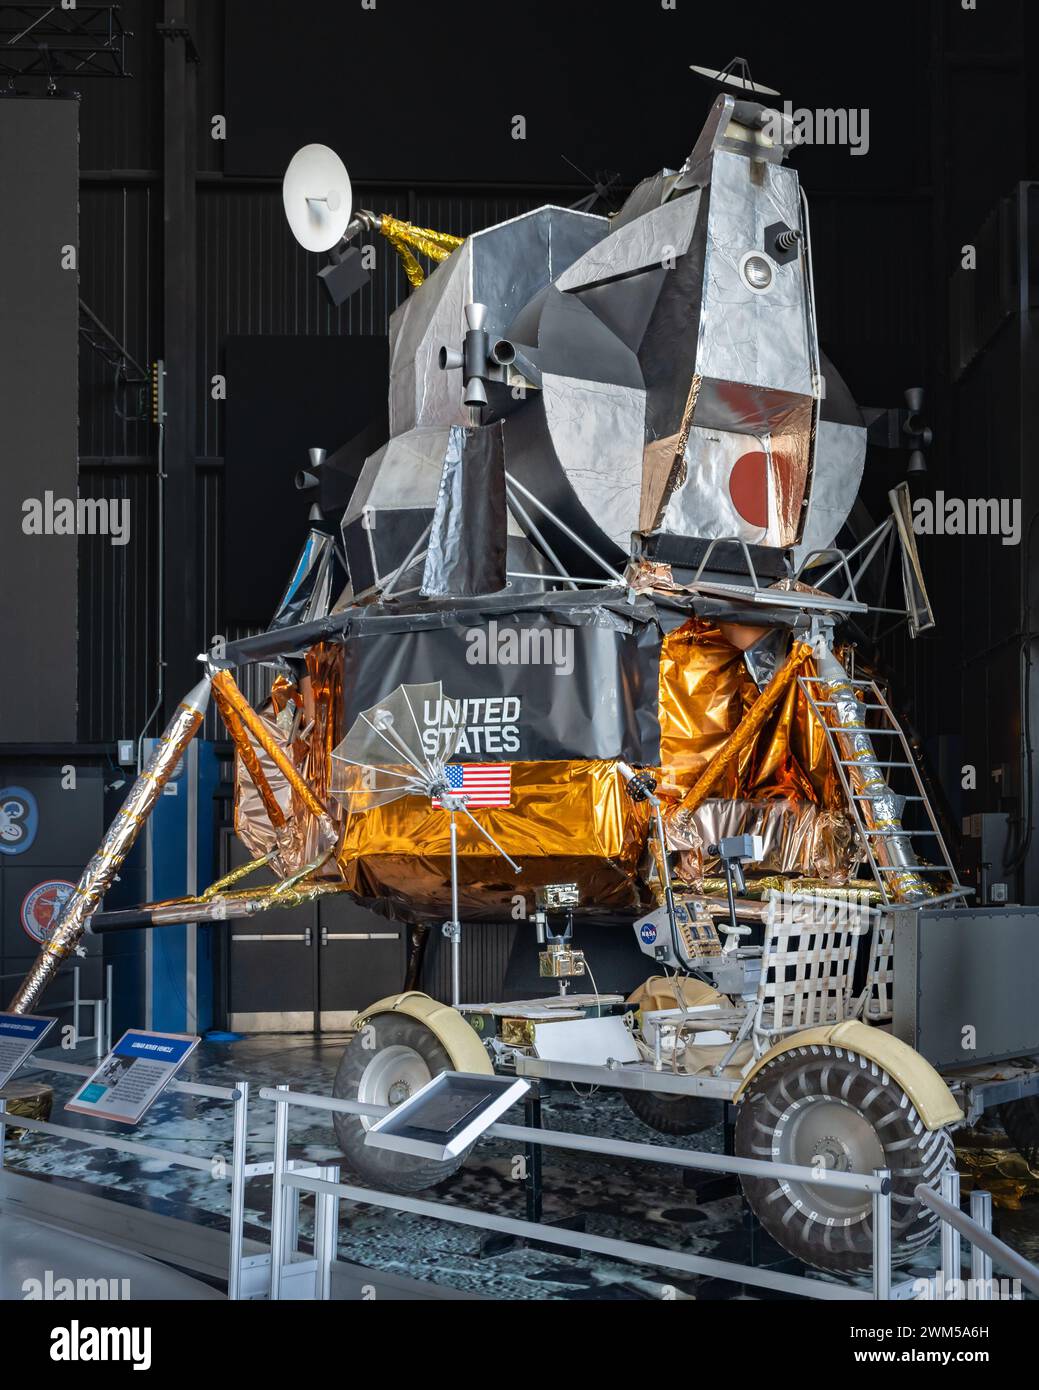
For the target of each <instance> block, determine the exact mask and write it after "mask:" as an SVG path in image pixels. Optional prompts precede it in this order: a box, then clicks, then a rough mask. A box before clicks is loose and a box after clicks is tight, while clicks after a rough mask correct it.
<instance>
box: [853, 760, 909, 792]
mask: <svg viewBox="0 0 1039 1390" xmlns="http://www.w3.org/2000/svg"><path fill="white" fill-rule="evenodd" d="M872 766H873V767H876V763H873V764H872ZM852 796H854V797H857V798H858V800H859V801H886V800H887V798H888V797H889V796H895V797H898V799H899V801H923V799H924V798H923V797H922V796H905V795H903V793H902V792H896V791H892V790H891V788H890V787H889V788H888V789H887V791H886V792H852Z"/></svg>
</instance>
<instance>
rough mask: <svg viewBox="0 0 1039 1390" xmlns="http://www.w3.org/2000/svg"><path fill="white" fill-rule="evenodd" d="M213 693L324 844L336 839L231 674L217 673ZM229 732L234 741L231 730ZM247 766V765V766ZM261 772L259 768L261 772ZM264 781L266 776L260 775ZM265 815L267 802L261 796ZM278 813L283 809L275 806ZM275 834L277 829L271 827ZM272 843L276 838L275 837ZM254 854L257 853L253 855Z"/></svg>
mask: <svg viewBox="0 0 1039 1390" xmlns="http://www.w3.org/2000/svg"><path fill="white" fill-rule="evenodd" d="M213 691H214V693H215V694H216V696H217V700H218V703H219V705H220V708H221V711H223V710H224V709H225V708H226V709H228V710H229V711H230V712H231V713H232V714H233V716H234V718H235V722H236V723H240V724H241V725H244V726H245V729H246V730H248V732H249V734H251V735H252V737H253V738H254V739H255V740H256V742H257V744H258V745H259V746H260V748H261V749H262V750H263V752H264V753H266V755H267V757H268V758H269V759H270V760H271V762H272V763H273V764H274V766H275V767H276V768H277V770H278V772H279V773H280V774H281V776H282V777H283V778H284V780H285V781H286V782H287V783H288V785H289V787H290V788H291V790H292V793H293V795H294V796H295V797H297V798H298V800H299V803H300V805H301V807H302V809H303V810H304V811H306V812H307V813H308V814H309V815H310V816H312V817H313V818H314V819H315V821H316V822H317V824H318V827H319V831H320V832H321V833H322V834H324V836H325V839H326V843H327V841H328V840H333V839H334V838H335V834H336V831H335V825H334V822H333V819H332V817H331V815H330V814H329V812H328V810H327V809H326V807H325V806H324V804H323V803H322V801H321V800H320V798H319V797H318V796H317V794H316V793H315V792H314V790H313V789H312V787H311V786H310V785H309V783H308V782H307V779H306V778H305V777H304V776H303V774H302V773H301V772H300V771H299V769H298V768H297V767H296V764H295V762H294V761H293V759H292V757H291V756H290V754H289V752H288V750H287V749H286V748H285V746H284V743H283V742H282V741H281V740H279V738H278V737H277V736H276V735H275V734H274V733H273V732H272V731H271V728H270V727H269V724H268V723H267V722H265V721H264V720H263V719H262V718H261V717H260V715H258V714H257V713H256V711H255V710H254V709H253V707H252V705H250V704H249V701H248V700H247V699H246V698H245V696H244V695H243V694H242V692H241V691H240V690H239V689H238V686H237V685H236V684H235V681H234V677H233V676H232V675H231V673H230V671H218V672H217V673H216V675H215V676H214V677H213ZM228 732H230V733H231V734H232V737H234V733H233V730H232V729H231V728H229V730H228ZM247 766H248V765H247ZM260 771H261V772H262V768H261V769H260ZM263 776H264V778H265V779H266V774H265V773H264V774H263ZM261 800H262V801H264V809H265V811H266V800H265V798H264V797H263V795H262V794H261ZM278 809H279V812H280V810H281V809H282V808H281V805H280V803H278ZM272 828H273V829H274V830H275V832H277V829H278V827H277V826H273V827H272ZM275 839H277V834H276V833H275ZM253 852H254V853H256V850H255V849H254V851H253Z"/></svg>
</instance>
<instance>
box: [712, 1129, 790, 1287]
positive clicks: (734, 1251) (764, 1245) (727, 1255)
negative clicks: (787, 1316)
mask: <svg viewBox="0 0 1039 1390" xmlns="http://www.w3.org/2000/svg"><path fill="white" fill-rule="evenodd" d="M735 1115H736V1110H735V1106H733V1105H732V1104H731V1103H730V1102H728V1101H726V1102H725V1122H724V1131H725V1152H726V1154H727V1155H728V1156H729V1157H732V1156H734V1155H735V1152H736V1144H735V1139H736V1122H735ZM684 1183H685V1186H686V1187H688V1188H692V1189H693V1190H694V1191H695V1192H696V1195H697V1199H698V1200H699V1201H703V1202H712V1201H717V1200H719V1199H720V1198H722V1197H732V1196H737V1195H738V1196H740V1197H741V1199H742V1189H741V1187H740V1182H739V1179H738V1178H737V1177H736V1176H735V1174H729V1173H726V1174H725V1175H724V1176H722V1177H717V1178H713V1177H707V1176H706V1175H704V1174H702V1173H698V1172H697V1170H696V1169H689V1168H687V1169H686V1170H685V1174H684ZM711 1253H712V1255H713V1256H714V1257H715V1258H717V1259H735V1260H739V1261H741V1262H743V1263H746V1264H749V1265H750V1266H752V1268H754V1269H771V1270H775V1271H776V1272H777V1273H782V1274H803V1273H804V1272H805V1267H804V1265H803V1264H802V1263H801V1261H800V1260H797V1259H795V1258H794V1256H793V1255H788V1254H787V1252H786V1251H785V1250H784V1249H783V1248H782V1246H780V1245H777V1244H776V1242H775V1241H774V1240H773V1239H772V1237H771V1236H770V1235H769V1234H768V1233H767V1232H766V1231H765V1230H764V1228H763V1227H762V1225H761V1223H760V1221H759V1220H758V1219H757V1217H756V1216H755V1215H754V1213H753V1212H752V1211H751V1209H750V1206H749V1205H748V1204H747V1202H746V1201H745V1200H744V1202H743V1217H742V1220H741V1222H740V1228H739V1230H738V1231H733V1232H731V1233H730V1234H729V1235H728V1236H726V1237H724V1238H723V1240H722V1241H721V1243H720V1247H719V1249H717V1250H714V1251H712V1252H711ZM696 1296H697V1298H698V1299H704V1300H710V1299H730V1298H736V1297H745V1298H755V1299H773V1298H783V1299H787V1298H789V1297H790V1295H789V1294H783V1293H780V1292H778V1290H775V1289H766V1288H762V1287H761V1286H760V1285H759V1284H741V1283H739V1282H737V1281H734V1280H729V1279H715V1278H710V1279H703V1280H701V1281H700V1283H699V1284H698V1285H697V1289H696Z"/></svg>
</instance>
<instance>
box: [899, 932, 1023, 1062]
mask: <svg viewBox="0 0 1039 1390" xmlns="http://www.w3.org/2000/svg"><path fill="white" fill-rule="evenodd" d="M1037 979H1039V910H1037V909H1035V908H1026V907H1008V908H988V909H986V910H985V911H983V912H981V911H978V912H972V911H963V910H959V911H942V910H940V909H935V910H933V911H921V912H919V913H914V912H901V913H898V914H897V915H896V917H895V1016H894V1032H895V1036H896V1037H899V1038H901V1039H902V1041H903V1042H906V1043H909V1045H910V1046H911V1047H915V1048H916V1050H917V1051H918V1052H920V1053H921V1054H922V1055H923V1056H924V1057H926V1058H927V1060H928V1061H929V1062H930V1063H931V1064H932V1065H933V1066H936V1067H945V1068H951V1067H966V1066H970V1065H972V1064H974V1063H978V1062H997V1061H1004V1060H1006V1059H1008V1058H1010V1057H1019V1056H1031V1055H1034V1054H1039V1011H1037V1010H1036V1007H1035V991H1036V985H1035V982H1036V980H1037Z"/></svg>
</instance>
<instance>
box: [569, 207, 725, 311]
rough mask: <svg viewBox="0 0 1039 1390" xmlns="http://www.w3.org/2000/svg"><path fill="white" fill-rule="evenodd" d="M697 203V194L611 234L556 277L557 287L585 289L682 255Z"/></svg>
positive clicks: (691, 229)
mask: <svg viewBox="0 0 1039 1390" xmlns="http://www.w3.org/2000/svg"><path fill="white" fill-rule="evenodd" d="M699 203H700V195H699V193H698V192H697V193H690V194H688V195H687V196H686V197H684V198H675V199H674V200H673V201H672V202H670V203H665V204H664V206H663V207H659V208H654V209H653V210H652V211H650V212H647V213H646V215H645V216H644V217H640V218H639V219H638V221H636V222H629V223H628V224H627V225H626V226H623V227H620V228H618V229H617V230H616V231H613V232H611V233H610V235H609V236H608V237H606V238H605V239H604V240H602V241H600V242H599V244H598V245H597V246H595V247H593V248H592V250H590V251H587V252H586V253H585V254H584V255H583V256H582V257H581V259H580V260H579V261H576V262H575V263H574V264H573V265H572V266H571V267H570V269H569V270H567V271H564V273H563V274H562V275H560V276H559V277H558V278H557V280H556V288H557V289H560V290H579V289H584V288H585V287H586V286H588V285H594V284H598V283H599V282H600V281H603V280H615V279H617V278H619V277H620V276H622V275H632V274H634V273H635V272H636V271H638V270H647V269H650V268H655V267H659V266H660V265H661V264H662V263H664V262H665V261H667V260H674V259H677V258H678V257H679V256H684V255H685V253H686V252H687V251H688V250H689V243H690V241H691V240H692V236H693V228H694V227H695V225H696V214H697V210H698V208H699Z"/></svg>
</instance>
